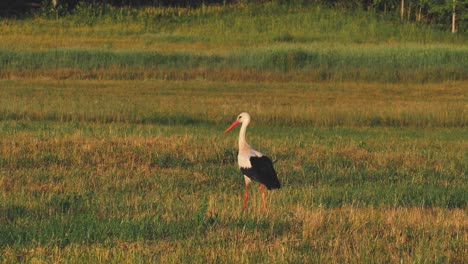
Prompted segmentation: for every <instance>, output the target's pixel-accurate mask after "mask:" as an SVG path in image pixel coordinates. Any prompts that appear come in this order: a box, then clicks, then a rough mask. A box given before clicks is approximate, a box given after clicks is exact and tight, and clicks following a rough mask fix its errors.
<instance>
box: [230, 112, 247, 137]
mask: <svg viewBox="0 0 468 264" xmlns="http://www.w3.org/2000/svg"><path fill="white" fill-rule="evenodd" d="M249 122H250V115H249V113H246V112H242V113H240V114H239V115H238V116H237V118H236V120H235V121H234V122H233V123H232V124H231V125H230V126H229V127H228V128H227V129H226V130H224V133H227V132H229V131H231V130H232V129H233V128H235V127H236V126H238V125H240V124H242V123H246V124H248V123H249Z"/></svg>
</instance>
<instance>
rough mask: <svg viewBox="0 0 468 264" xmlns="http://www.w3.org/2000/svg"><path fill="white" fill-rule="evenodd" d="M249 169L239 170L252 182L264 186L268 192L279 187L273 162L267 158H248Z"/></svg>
mask: <svg viewBox="0 0 468 264" xmlns="http://www.w3.org/2000/svg"><path fill="white" fill-rule="evenodd" d="M250 164H252V167H251V168H241V169H240V170H241V172H242V173H243V174H244V175H245V176H247V177H249V178H250V179H252V180H254V181H258V182H260V183H261V184H263V185H265V186H266V187H267V189H268V190H271V189H279V188H280V187H281V184H280V181H279V180H278V176H277V175H276V171H275V168H273V162H272V161H271V159H270V158H268V157H267V156H261V157H250Z"/></svg>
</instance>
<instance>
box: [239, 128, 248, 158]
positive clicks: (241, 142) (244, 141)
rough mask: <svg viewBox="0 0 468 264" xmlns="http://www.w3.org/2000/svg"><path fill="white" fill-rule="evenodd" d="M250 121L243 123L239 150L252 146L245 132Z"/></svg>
mask: <svg viewBox="0 0 468 264" xmlns="http://www.w3.org/2000/svg"><path fill="white" fill-rule="evenodd" d="M248 125H249V123H248V122H245V123H242V126H241V129H240V132H239V151H241V150H245V149H248V148H250V145H249V144H248V143H247V141H246V139H245V133H246V132H247V126H248Z"/></svg>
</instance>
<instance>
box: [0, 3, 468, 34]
mask: <svg viewBox="0 0 468 264" xmlns="http://www.w3.org/2000/svg"><path fill="white" fill-rule="evenodd" d="M269 2H273V3H276V4H281V5H299V6H311V5H322V6H327V7H331V8H339V9H356V8H359V9H364V10H368V11H373V12H376V13H381V14H385V15H393V16H397V17H399V18H400V19H401V20H403V21H416V22H420V23H427V24H431V25H435V26H437V27H439V28H442V29H445V30H451V31H452V32H457V31H461V32H468V0H3V1H0V10H1V11H0V14H2V15H7V16H8V15H17V14H30V13H31V12H29V11H31V10H34V9H35V8H36V9H37V8H44V6H52V7H61V8H62V9H65V10H67V12H73V10H74V8H75V7H76V6H78V5H113V6H127V7H141V6H159V7H169V6H171V7H186V8H187V7H188V8H196V7H200V6H202V5H232V4H262V3H269Z"/></svg>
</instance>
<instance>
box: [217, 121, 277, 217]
mask: <svg viewBox="0 0 468 264" xmlns="http://www.w3.org/2000/svg"><path fill="white" fill-rule="evenodd" d="M249 123H250V115H249V114H248V113H245V112H244V113H240V114H239V116H238V117H237V119H236V120H235V121H234V122H233V123H232V124H231V126H229V127H228V128H227V129H226V130H224V133H227V132H229V131H231V130H232V129H233V128H234V127H236V126H238V125H239V124H242V126H241V129H240V132H239V154H238V155H237V161H238V163H239V168H240V170H241V172H242V174H244V179H245V193H244V210H245V209H246V208H247V200H248V199H249V184H250V183H251V181H252V180H254V181H257V182H259V183H260V187H261V189H262V198H263V208H264V209H265V211H266V199H265V186H266V187H267V189H268V190H271V189H279V188H280V187H281V184H280V182H279V180H278V176H277V175H276V171H275V169H274V168H273V162H272V161H271V159H270V158H268V157H267V156H265V155H263V154H262V153H260V152H258V151H256V150H255V149H253V148H252V147H251V146H250V145H249V144H248V143H247V141H246V140H245V132H246V130H247V126H248V125H249Z"/></svg>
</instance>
